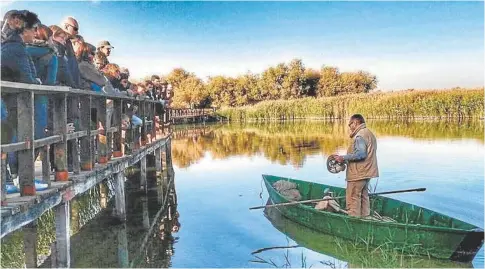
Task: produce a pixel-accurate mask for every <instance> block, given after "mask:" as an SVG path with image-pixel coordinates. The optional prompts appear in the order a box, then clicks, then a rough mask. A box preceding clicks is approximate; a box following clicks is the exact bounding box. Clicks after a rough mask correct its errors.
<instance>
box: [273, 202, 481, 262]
mask: <svg viewBox="0 0 485 269" xmlns="http://www.w3.org/2000/svg"><path fill="white" fill-rule="evenodd" d="M271 204H273V203H272V202H271V200H269V199H268V203H267V205H271ZM264 216H265V217H266V218H267V219H268V220H269V221H270V222H271V224H272V225H273V226H274V227H275V228H276V229H277V230H278V231H280V232H281V233H283V234H284V235H285V236H287V237H289V238H291V239H292V240H293V241H295V242H296V243H297V244H298V246H300V247H305V248H307V249H310V250H313V251H315V252H318V253H321V254H324V255H326V256H327V257H322V259H321V260H320V262H321V263H323V264H327V265H329V266H330V267H331V265H332V264H333V265H334V267H335V268H344V267H345V266H344V265H343V264H342V262H346V263H347V268H473V264H472V263H471V262H468V263H464V262H454V261H450V260H443V259H434V258H428V257H423V256H418V255H412V254H411V255H410V254H407V253H401V252H400V251H398V250H383V249H378V250H377V251H376V250H375V249H374V248H370V249H368V248H367V247H366V246H361V247H358V245H357V244H354V242H351V241H349V240H345V239H341V238H339V237H337V236H333V235H329V234H324V233H320V232H318V231H315V230H313V229H310V228H308V227H306V226H303V225H301V224H299V223H296V222H294V221H292V220H290V219H288V218H286V217H285V216H283V215H282V214H281V212H280V211H279V210H278V208H275V207H272V208H266V209H264ZM288 244H289V245H293V244H292V243H288ZM370 253H372V255H370ZM335 259H337V260H335Z"/></svg>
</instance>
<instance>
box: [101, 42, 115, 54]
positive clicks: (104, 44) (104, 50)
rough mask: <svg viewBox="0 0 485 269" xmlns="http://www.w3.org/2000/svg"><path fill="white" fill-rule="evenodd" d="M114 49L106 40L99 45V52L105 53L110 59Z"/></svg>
mask: <svg viewBox="0 0 485 269" xmlns="http://www.w3.org/2000/svg"><path fill="white" fill-rule="evenodd" d="M112 49H114V47H113V46H111V44H110V43H109V42H108V41H106V40H104V41H101V42H99V43H98V51H99V52H101V53H103V54H104V55H105V56H106V58H108V57H109V56H110V55H111V50H112Z"/></svg>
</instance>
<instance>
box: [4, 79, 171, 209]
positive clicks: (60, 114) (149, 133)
mask: <svg viewBox="0 0 485 269" xmlns="http://www.w3.org/2000/svg"><path fill="white" fill-rule="evenodd" d="M1 90H2V94H1V96H2V100H3V101H4V102H5V104H6V105H7V107H9V108H10V111H11V112H12V111H13V112H14V113H9V115H8V119H7V120H6V121H4V122H2V128H10V129H11V130H16V131H17V138H18V142H16V143H11V142H12V141H7V143H3V144H2V145H1V154H2V160H1V167H0V168H1V186H2V204H3V202H4V201H5V197H6V185H5V179H6V171H7V170H6V164H7V160H6V159H7V158H6V156H7V153H10V154H12V153H15V154H17V155H18V176H19V187H20V194H21V196H32V195H35V194H36V189H35V183H34V177H35V156H36V154H35V153H36V152H39V153H40V154H41V156H42V179H43V180H44V181H45V182H47V183H48V184H49V187H50V184H51V178H50V171H51V164H50V154H49V150H50V148H51V147H53V149H54V166H55V170H56V171H55V180H57V181H67V180H68V179H69V174H68V155H69V157H70V158H69V159H72V162H71V163H72V172H73V173H74V174H78V173H79V172H80V171H91V170H92V169H93V168H94V166H95V164H96V163H98V164H104V163H107V162H108V161H109V160H110V159H111V158H112V157H122V156H123V155H124V154H130V153H131V152H132V150H133V149H136V148H139V147H140V146H143V145H145V143H149V142H151V141H155V140H157V134H158V135H159V136H160V135H161V133H163V131H164V130H163V128H164V126H166V124H165V123H167V124H168V123H169V122H170V113H166V110H164V109H163V108H162V106H161V104H160V103H159V102H157V101H153V100H146V99H143V100H138V99H135V98H132V97H128V96H126V95H122V94H120V95H106V94H102V93H97V92H93V91H86V90H75V89H71V88H69V87H60V86H41V85H31V84H23V83H14V82H5V81H2V82H1ZM36 96H47V97H48V99H49V103H50V105H51V108H52V109H51V110H50V111H49V113H48V117H49V119H50V121H51V122H52V124H51V127H52V128H51V129H52V130H48V131H47V133H46V136H45V137H44V138H42V139H34V127H35V122H34V115H35V113H36V111H35V109H34V99H35V97H36ZM127 105H129V106H130V107H133V106H138V111H137V112H136V113H134V114H136V115H137V116H138V117H139V118H140V119H141V120H142V122H143V123H142V125H141V127H139V128H132V126H131V125H128V127H127V128H122V114H125V115H127V116H128V118H129V119H131V118H132V114H133V113H132V112H131V110H130V109H128V110H126V109H125V108H126V106H127ZM107 107H108V108H107ZM12 108H13V109H12ZM108 110H112V114H111V113H108ZM123 110H125V111H123ZM93 112H94V113H95V115H94V116H95V117H94V120H95V121H94V122H93V121H92V120H91V119H92V113H93ZM15 114H16V115H15ZM110 114H111V119H112V120H111V121H110ZM68 119H69V122H72V123H74V125H75V126H76V129H75V130H74V132H70V133H68ZM111 122H112V124H111ZM99 123H100V124H101V127H100V128H98V124H99ZM5 131H7V130H5ZM123 132H125V137H124V138H123V137H122V133H123ZM2 134H5V132H3V131H2ZM2 140H3V141H6V140H5V138H3V139H2ZM123 140H125V141H124V142H123ZM123 144H125V145H127V147H126V148H125V150H124V151H123V148H124V146H123Z"/></svg>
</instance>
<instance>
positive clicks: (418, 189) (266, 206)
mask: <svg viewBox="0 0 485 269" xmlns="http://www.w3.org/2000/svg"><path fill="white" fill-rule="evenodd" d="M425 190H426V188H417V189H408V190H398V191H385V192H377V193H370V194H369V196H375V195H382V194H391V193H401V192H412V191H425ZM341 198H345V196H337V197H327V198H321V199H313V200H305V201H294V202H288V203H279V204H272V205H263V206H255V207H251V208H249V210H253V209H261V208H270V207H277V206H287V205H297V204H308V203H315V202H320V201H328V200H335V199H341Z"/></svg>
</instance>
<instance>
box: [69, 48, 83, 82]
mask: <svg viewBox="0 0 485 269" xmlns="http://www.w3.org/2000/svg"><path fill="white" fill-rule="evenodd" d="M66 57H67V64H68V66H69V71H70V72H71V76H72V80H73V82H74V86H73V87H74V88H79V86H80V85H81V74H80V72H79V66H78V62H77V59H76V54H75V53H74V49H73V47H72V43H71V40H67V41H66Z"/></svg>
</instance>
